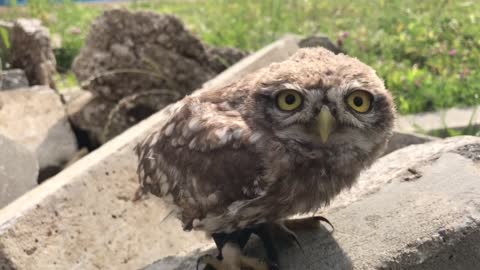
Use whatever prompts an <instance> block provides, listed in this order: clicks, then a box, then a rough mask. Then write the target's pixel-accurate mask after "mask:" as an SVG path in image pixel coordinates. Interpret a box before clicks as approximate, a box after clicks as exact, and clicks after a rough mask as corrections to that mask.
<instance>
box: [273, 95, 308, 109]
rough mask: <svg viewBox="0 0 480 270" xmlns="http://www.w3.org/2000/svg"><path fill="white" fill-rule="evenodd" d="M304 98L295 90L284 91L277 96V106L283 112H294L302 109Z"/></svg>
mask: <svg viewBox="0 0 480 270" xmlns="http://www.w3.org/2000/svg"><path fill="white" fill-rule="evenodd" d="M302 102H303V97H302V95H300V93H298V92H297V91H294V90H283V91H282V92H280V93H279V94H278V95H277V106H278V108H280V110H283V111H293V110H295V109H297V108H298V107H300V105H302Z"/></svg>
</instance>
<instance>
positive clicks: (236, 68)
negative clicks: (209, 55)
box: [203, 34, 301, 88]
mask: <svg viewBox="0 0 480 270" xmlns="http://www.w3.org/2000/svg"><path fill="white" fill-rule="evenodd" d="M300 40H301V37H300V36H296V35H291V34H288V35H285V36H284V37H282V38H280V39H279V40H277V41H276V42H274V43H272V44H270V45H268V46H266V47H264V48H263V49H261V50H259V51H258V52H256V53H254V54H251V55H249V56H247V57H245V58H243V59H242V60H240V61H239V62H238V63H236V64H235V65H233V66H231V67H230V68H228V69H227V70H225V71H224V72H222V73H220V74H219V75H217V76H216V77H215V78H213V79H212V80H210V81H208V82H206V83H204V84H203V88H215V87H219V86H222V85H225V84H228V83H229V82H232V81H234V80H237V79H239V78H241V77H242V76H245V75H246V74H248V73H251V72H254V71H256V70H258V69H260V68H262V67H266V66H268V65H270V64H271V63H274V62H281V61H283V60H285V59H287V58H288V57H290V56H291V55H292V54H294V53H295V52H296V51H297V50H298V49H299V46H298V43H299V42H300Z"/></svg>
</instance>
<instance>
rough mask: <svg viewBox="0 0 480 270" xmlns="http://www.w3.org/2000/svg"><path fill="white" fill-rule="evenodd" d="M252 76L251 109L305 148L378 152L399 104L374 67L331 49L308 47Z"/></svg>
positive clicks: (279, 135) (273, 131) (279, 133)
mask: <svg viewBox="0 0 480 270" xmlns="http://www.w3.org/2000/svg"><path fill="white" fill-rule="evenodd" d="M247 79H248V80H249V83H248V84H249V86H248V88H249V89H250V91H251V92H250V94H251V95H249V96H250V97H249V98H250V102H248V104H249V105H248V107H250V108H249V109H248V111H249V112H253V113H252V114H251V117H252V119H254V121H255V122H256V123H258V124H261V125H262V126H263V128H265V129H267V130H269V131H270V134H272V135H273V136H275V137H276V138H278V139H279V140H282V141H284V142H287V143H290V144H296V145H298V146H301V147H302V148H304V149H310V150H311V151H315V150H325V149H338V148H339V147H340V148H342V149H346V150H349V149H351V150H362V151H363V152H373V151H377V150H378V148H379V146H383V145H384V144H385V142H386V141H387V140H388V138H389V137H390V136H391V133H392V128H393V125H394V118H395V106H394V104H393V101H392V97H391V95H390V93H389V92H388V91H387V90H386V89H385V87H384V84H383V82H382V80H381V79H380V78H379V77H378V76H377V75H376V73H375V71H374V70H373V69H372V68H370V67H369V66H367V65H365V64H363V63H361V62H360V61H358V60H357V59H354V58H351V57H349V56H346V55H335V54H333V53H331V52H329V51H327V50H325V49H322V48H315V49H302V50H300V51H299V52H297V53H296V54H295V55H294V56H292V57H291V58H290V59H288V60H287V61H284V62H281V63H275V64H273V65H271V66H269V67H267V68H265V69H263V70H261V71H259V72H257V73H256V74H255V76H254V77H253V78H247Z"/></svg>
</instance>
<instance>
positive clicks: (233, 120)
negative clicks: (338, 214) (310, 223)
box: [137, 48, 395, 233]
mask: <svg viewBox="0 0 480 270" xmlns="http://www.w3.org/2000/svg"><path fill="white" fill-rule="evenodd" d="M286 90H288V91H294V93H296V94H294V96H295V97H297V99H301V102H302V104H301V106H298V108H296V109H294V110H283V109H280V108H279V105H278V102H280V101H278V100H279V95H281V94H282V93H285V92H284V91H286ZM355 91H360V92H362V94H363V95H364V96H361V97H365V100H364V102H367V100H366V99H369V98H370V99H371V101H370V102H371V105H370V107H371V108H369V110H368V111H365V112H362V113H358V112H356V111H355V110H352V108H353V107H352V108H350V107H349V104H348V102H347V98H348V97H349V95H352V94H351V93H352V92H355ZM288 93H291V92H287V94H288ZM355 93H357V92H355ZM297 94H298V96H297ZM295 97H294V98H293V99H292V96H291V94H290V96H288V97H287V98H286V99H285V100H287V101H286V102H287V103H292V104H293V102H296V101H295ZM282 98H283V97H282ZM283 102H285V101H283ZM349 102H350V101H349ZM355 102H356V103H355V105H354V106H356V105H357V104H360V103H362V102H361V101H359V100H355ZM350 104H351V103H350ZM369 104H370V103H369ZM290 105H291V104H287V107H288V106H290ZM364 105H365V104H363V106H364ZM288 108H290V107H288ZM169 111H170V118H169V120H168V121H167V122H166V124H165V125H164V126H162V127H160V128H159V129H158V130H157V131H155V132H154V133H152V134H151V135H150V136H148V137H147V138H146V139H145V140H144V141H143V142H142V143H141V144H140V145H139V146H138V148H137V150H138V155H139V160H140V163H139V167H138V172H139V175H140V183H141V187H142V189H143V190H144V191H146V192H151V193H153V194H154V195H157V196H161V197H165V198H167V200H170V201H172V202H173V203H174V204H175V205H176V206H177V207H178V214H179V217H180V219H181V220H182V222H183V225H184V229H186V230H189V229H199V230H204V231H207V232H209V233H219V232H223V233H230V232H233V231H236V230H239V229H242V228H247V227H251V226H253V225H255V224H259V223H265V222H277V221H279V220H282V219H285V218H287V217H288V216H290V215H293V214H298V213H306V212H310V211H313V210H316V209H318V208H319V207H321V206H324V205H326V204H328V203H329V202H330V200H331V199H333V198H334V197H335V195H337V194H338V193H339V192H340V191H341V190H343V189H345V188H348V187H350V186H351V185H352V184H353V183H354V182H355V180H356V178H357V176H358V175H359V173H360V171H361V170H362V169H364V168H365V167H368V166H369V165H370V164H371V163H372V162H373V161H374V159H375V158H376V157H377V156H378V155H379V154H380V152H381V151H382V149H383V147H384V146H385V144H386V142H387V140H388V138H389V137H390V136H391V131H392V127H393V120H394V114H395V109H394V105H393V102H392V98H391V96H390V94H389V92H388V91H387V90H386V89H385V88H384V85H383V82H382V81H381V80H380V79H379V78H378V76H377V75H376V74H375V72H374V71H373V70H372V69H371V68H370V67H368V66H367V65H365V64H363V63H361V62H360V61H358V60H356V59H354V58H351V57H348V56H345V55H334V54H333V53H331V52H329V51H327V50H324V49H321V48H315V49H302V50H300V51H298V52H297V53H296V54H295V55H294V56H292V57H291V58H290V59H288V60H286V61H284V62H281V63H274V64H271V65H270V66H269V67H266V68H264V69H261V70H259V71H257V72H255V73H253V74H250V75H248V76H245V77H244V78H242V79H240V80H238V81H236V82H234V83H231V84H229V85H227V86H225V87H222V88H217V89H203V90H201V91H198V92H196V93H194V94H192V95H190V96H187V97H185V98H184V99H182V100H181V101H179V102H177V103H176V104H174V105H172V106H171V107H170V108H169ZM324 119H326V120H324ZM332 119H333V120H332ZM327 120H328V121H327ZM322 121H323V122H322ZM332 121H333V122H332ZM324 122H328V123H324ZM330 122H332V124H331V123H330ZM325 130H328V133H327V134H326V135H325V134H321V133H322V132H323V133H325V132H326V131H325ZM325 136H326V137H328V140H325V138H324V137H325Z"/></svg>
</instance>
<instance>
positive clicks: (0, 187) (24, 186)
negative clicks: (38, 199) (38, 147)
mask: <svg viewBox="0 0 480 270" xmlns="http://www.w3.org/2000/svg"><path fill="white" fill-rule="evenodd" d="M0 153H1V154H0V208H2V207H4V206H5V205H7V204H9V203H10V202H12V201H13V200H15V199H16V198H17V197H19V196H21V195H23V194H24V193H25V192H27V191H29V190H30V189H32V188H33V187H35V186H36V185H37V177H38V162H37V159H36V158H35V156H34V155H33V154H32V153H31V152H30V151H29V150H28V149H26V148H25V147H23V146H21V145H20V144H18V143H16V142H14V141H12V140H9V139H7V138H6V137H4V136H3V135H1V134H0Z"/></svg>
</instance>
